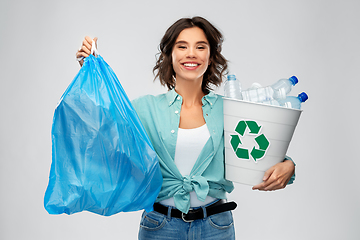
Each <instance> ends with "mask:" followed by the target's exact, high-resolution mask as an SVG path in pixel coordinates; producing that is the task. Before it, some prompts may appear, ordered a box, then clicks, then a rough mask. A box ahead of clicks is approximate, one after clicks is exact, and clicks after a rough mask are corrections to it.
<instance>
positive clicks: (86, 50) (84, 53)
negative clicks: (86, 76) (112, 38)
mask: <svg viewBox="0 0 360 240" xmlns="http://www.w3.org/2000/svg"><path fill="white" fill-rule="evenodd" d="M97 40H98V38H97V37H95V38H94V39H91V37H89V36H86V37H85V39H84V41H83V42H82V46H81V48H80V49H79V50H78V51H77V52H76V58H81V57H84V58H87V57H88V56H89V55H90V54H91V45H92V42H93V41H94V42H95V46H96V48H97ZM79 64H80V66H81V67H82V65H83V64H84V60H83V59H82V60H80V61H79Z"/></svg>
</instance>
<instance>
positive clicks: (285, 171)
mask: <svg viewBox="0 0 360 240" xmlns="http://www.w3.org/2000/svg"><path fill="white" fill-rule="evenodd" d="M294 171H295V166H294V163H293V162H292V161H291V160H285V161H284V162H280V163H278V164H276V165H274V166H272V167H271V168H270V169H269V170H267V171H266V172H265V174H264V178H263V182H262V183H260V184H258V185H256V186H253V188H252V189H253V190H256V189H257V190H261V191H273V190H278V189H282V188H285V187H286V184H287V183H288V182H289V180H290V178H291V176H292V175H293V174H294Z"/></svg>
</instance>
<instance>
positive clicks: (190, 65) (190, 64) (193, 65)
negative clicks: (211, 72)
mask: <svg viewBox="0 0 360 240" xmlns="http://www.w3.org/2000/svg"><path fill="white" fill-rule="evenodd" d="M197 65H198V64H197V63H184V66H185V67H196V66H197Z"/></svg>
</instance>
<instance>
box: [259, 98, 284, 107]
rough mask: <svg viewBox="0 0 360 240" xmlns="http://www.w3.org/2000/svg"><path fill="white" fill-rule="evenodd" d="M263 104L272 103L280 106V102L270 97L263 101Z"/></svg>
mask: <svg viewBox="0 0 360 240" xmlns="http://www.w3.org/2000/svg"><path fill="white" fill-rule="evenodd" d="M262 103H263V104H267V105H272V106H280V103H279V102H278V101H276V100H275V99H269V100H266V101H263V102H262Z"/></svg>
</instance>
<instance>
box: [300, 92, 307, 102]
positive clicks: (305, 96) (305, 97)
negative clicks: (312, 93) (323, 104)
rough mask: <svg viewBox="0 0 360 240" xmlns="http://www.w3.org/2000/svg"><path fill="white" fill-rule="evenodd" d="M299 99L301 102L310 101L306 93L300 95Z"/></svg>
mask: <svg viewBox="0 0 360 240" xmlns="http://www.w3.org/2000/svg"><path fill="white" fill-rule="evenodd" d="M298 98H299V99H300V101H301V102H305V101H306V100H308V98H309V97H308V95H307V94H306V93H305V92H302V93H300V94H299V95H298Z"/></svg>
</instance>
